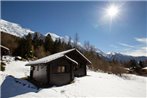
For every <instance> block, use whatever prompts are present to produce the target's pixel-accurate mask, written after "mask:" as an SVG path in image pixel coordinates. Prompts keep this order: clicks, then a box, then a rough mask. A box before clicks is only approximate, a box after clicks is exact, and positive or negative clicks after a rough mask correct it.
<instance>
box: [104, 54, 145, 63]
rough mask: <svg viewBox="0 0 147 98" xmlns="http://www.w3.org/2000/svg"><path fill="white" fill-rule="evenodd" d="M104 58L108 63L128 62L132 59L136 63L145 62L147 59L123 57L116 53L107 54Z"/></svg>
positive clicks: (143, 57)
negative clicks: (114, 61)
mask: <svg viewBox="0 0 147 98" xmlns="http://www.w3.org/2000/svg"><path fill="white" fill-rule="evenodd" d="M106 57H107V58H108V59H109V60H110V61H112V60H116V61H119V62H128V61H130V60H132V59H134V60H136V61H145V60H147V57H145V56H138V57H134V56H130V55H124V54H121V53H116V52H110V53H107V55H106Z"/></svg>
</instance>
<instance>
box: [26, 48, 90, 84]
mask: <svg viewBox="0 0 147 98" xmlns="http://www.w3.org/2000/svg"><path fill="white" fill-rule="evenodd" d="M89 64H91V62H90V61H89V60H88V59H87V58H86V57H85V56H84V55H83V54H82V53H81V52H80V51H78V50H77V49H70V50H66V51H63V52H59V53H56V54H53V55H50V56H47V57H44V58H41V59H38V60H35V61H31V62H29V63H28V64H26V66H31V71H30V78H31V80H33V81H35V83H37V85H38V86H49V85H57V86H59V85H64V84H68V83H70V82H71V81H72V80H73V79H74V77H75V76H78V77H79V76H85V75H87V72H86V65H89Z"/></svg>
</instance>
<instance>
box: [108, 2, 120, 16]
mask: <svg viewBox="0 0 147 98" xmlns="http://www.w3.org/2000/svg"><path fill="white" fill-rule="evenodd" d="M106 14H107V16H109V17H110V18H111V19H112V18H115V17H116V16H117V15H118V14H119V8H118V7H117V6H116V5H110V6H109V7H108V8H107V9H106Z"/></svg>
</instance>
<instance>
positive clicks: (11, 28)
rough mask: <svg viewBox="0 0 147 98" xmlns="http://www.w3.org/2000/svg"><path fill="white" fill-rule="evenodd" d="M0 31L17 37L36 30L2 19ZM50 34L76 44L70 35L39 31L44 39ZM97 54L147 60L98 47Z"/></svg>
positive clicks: (146, 58) (111, 57)
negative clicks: (107, 51)
mask: <svg viewBox="0 0 147 98" xmlns="http://www.w3.org/2000/svg"><path fill="white" fill-rule="evenodd" d="M0 31H3V32H6V33H8V34H11V35H14V36H17V37H23V36H24V35H27V34H28V33H31V34H32V35H34V31H31V30H30V29H26V28H23V27H22V26H20V25H19V24H16V23H12V22H8V21H6V20H3V19H0ZM48 34H50V35H51V37H52V39H53V41H55V40H56V39H60V40H61V41H64V42H65V43H68V42H69V40H71V44H72V45H74V41H73V40H72V39H71V38H70V37H69V36H59V35H57V34H55V33H51V32H48V33H46V34H45V35H43V34H41V33H38V35H39V37H40V38H41V39H44V38H45V36H47V35H48ZM78 45H79V46H80V49H83V48H84V47H83V45H82V44H81V43H80V42H78ZM96 52H97V55H99V56H100V57H101V58H103V59H105V60H107V61H112V60H117V61H120V62H127V61H129V60H131V59H135V60H137V61H140V60H141V61H144V60H147V57H145V56H139V57H133V56H129V55H124V54H121V53H116V52H110V53H104V52H103V51H101V50H100V49H96Z"/></svg>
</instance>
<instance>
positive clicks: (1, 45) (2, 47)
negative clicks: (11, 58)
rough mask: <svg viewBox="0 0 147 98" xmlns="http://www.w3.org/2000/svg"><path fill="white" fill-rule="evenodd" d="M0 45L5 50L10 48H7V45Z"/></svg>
mask: <svg viewBox="0 0 147 98" xmlns="http://www.w3.org/2000/svg"><path fill="white" fill-rule="evenodd" d="M0 47H2V48H4V49H6V50H10V49H9V48H7V47H5V46H3V45H0Z"/></svg>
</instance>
